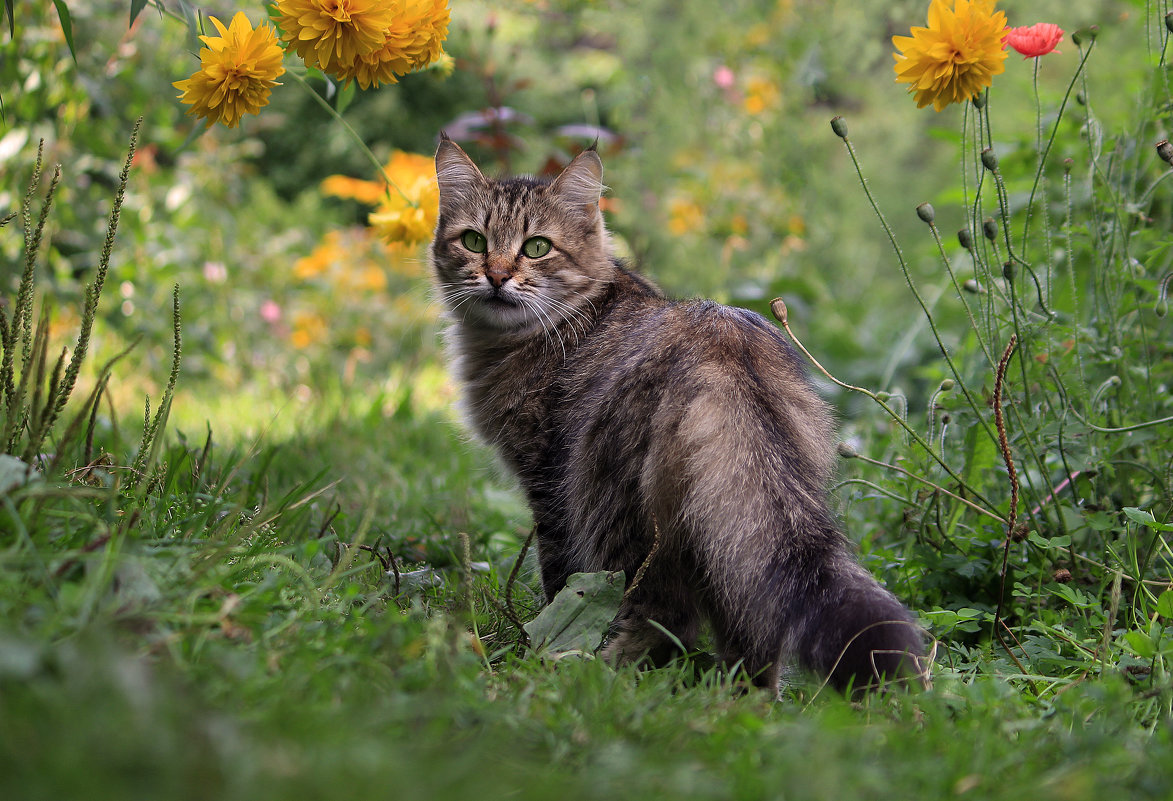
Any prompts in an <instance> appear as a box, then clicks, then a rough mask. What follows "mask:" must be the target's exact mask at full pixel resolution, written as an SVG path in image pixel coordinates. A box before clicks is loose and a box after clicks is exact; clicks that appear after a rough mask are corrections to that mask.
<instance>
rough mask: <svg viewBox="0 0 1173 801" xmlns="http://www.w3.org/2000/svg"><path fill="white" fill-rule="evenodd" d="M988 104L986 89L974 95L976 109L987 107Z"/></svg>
mask: <svg viewBox="0 0 1173 801" xmlns="http://www.w3.org/2000/svg"><path fill="white" fill-rule="evenodd" d="M985 106H986V90H985V89H983V90H982V91H980V92H978V93H977V94H976V95H974V96H973V107H974V108H976V109H981V108H985Z"/></svg>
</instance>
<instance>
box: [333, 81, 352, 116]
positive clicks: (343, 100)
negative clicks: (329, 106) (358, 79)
mask: <svg viewBox="0 0 1173 801" xmlns="http://www.w3.org/2000/svg"><path fill="white" fill-rule="evenodd" d="M356 89H357V84H356V83H355V82H354V81H351V82H350V83H348V84H346V85H345V86H343V87H342V88H341V89H339V90H338V94H337V97H336V98H335V100H334V109H335V110H336V111H337V112H338V114H339V116H341V114H342V112H344V111H346V107H347V106H349V105H350V103H351V101H353V100H354V96H355V94H356Z"/></svg>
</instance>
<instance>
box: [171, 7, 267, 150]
mask: <svg viewBox="0 0 1173 801" xmlns="http://www.w3.org/2000/svg"><path fill="white" fill-rule="evenodd" d="M208 19H210V20H211V21H212V24H213V25H215V26H216V30H218V31H219V32H220V35H219V36H201V37H200V39H201V40H203V42H204V44H205V45H207V47H204V48H201V49H200V69H199V71H198V72H196V73H195V74H194V75H192V76H191V77H190V78H188V79H187V80H186V81H176V82H175V83H173V84H172V86H174V87H175V88H176V89H179V90H180V91H181V92H182V93H183V94H181V95H179V99H180V100H181V101H182V102H183V103H186V104H188V105H190V106H191V108H190V109H188V111H187V113H188V115H189V116H193V117H202V118H204V119H206V120H207V121H208V126H209V127H211V125H212V123H214V122H222V123H224V124H225V125H227V126H228V127H229V128H235V127H236V126H237V125H238V124H239V123H240V118H241V117H242V116H243V115H245V114H256V113H257V112H258V111H260V110H261V107H262V106H264V105H266V104H267V103H268V102H269V91H270V89H272V87H274V86H277V81H276V78H277V77H278V76H280V75H281V74H282V73H283V72H285V68H284V67H283V66H281V57H282V55H283V54H282V52H281V47H280V46H279V45H278V44H277V37H276V36H275V35H274V33H273V29H272V28H270V27H269V26H268V25H262V26H260V27H258V28H257V29H255V30H254V29H253V27H252V25H250V24H249V21H248V17H246V16H245V15H244V13H243V12H237V14H236V16H234V17H233V18H232V22H231V24H230V25H229V26H228V27H227V28H226V27H224V25H223V23H221V22H220V20H218V19H216V18H215V17H208Z"/></svg>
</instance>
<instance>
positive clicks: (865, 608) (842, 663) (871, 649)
mask: <svg viewBox="0 0 1173 801" xmlns="http://www.w3.org/2000/svg"><path fill="white" fill-rule="evenodd" d="M819 573H822V574H823V575H815V576H812V577H811V578H812V579H813V581H812V585H813V586H811V588H810V589H811V590H812V592H811V593H810V595H809V596H807V598H808V599H809V600H807V601H806V602H805V603H803V602H800V603H799V604H798V606H799V607H800V608H797V609H794V608H792V610H791V611H792V615H793V616H792V618H791V620H790V621H789V626H788V628H789V637H788V638H787V639H788V640H789V642H788V643H787V648H786V650H788V651H789V652H790V653H791V654H792V655H793V656H794V657H795V658H797V659H798V661H799V663H800V664H801V665H802V666H803V667H805V668H807V669H809V670H812V671H814V672H815V673H817V674H818V675H820V676H823V677H825V678H826V680H827V682H828V683H829V684H830V685H831V686H833V687H835V688H836V689H839V690H841V691H846V690H850V691H852V692H856V691H861V690H873V689H880V688H885V687H894V686H900V685H905V684H908V683H914V684H922V685H923V684H924V683H925V676H926V674H927V662H926V661H925V658H924V635H923V629H921V627H920V626H919V625H917V623H916V622H915V621H914V620H913V618H912V615H911V614H910V613H909V611H908V610H907V609H906V608H905V607H904V605H903V604H901V603H900V601H898V600H897V599H896V598H895V596H893V595H892V593H890V592H888V590H886V589H884V588H883V587H882V586H880V584H879V583H878V582H877V581H876V579H875V578H873V577H872V575H871V574H870V573H868V572H867V571H866V570H865V569H864V568H863V567H861V566H860V565H858V564H856V563H855V561H854V560H852V559H851V558H850V557H849V556H848V555H846V554H843V555H836V556H834V557H832V558H831V560H830V562H829V563H828V564H825V565H823V566H822V567H821V569H820V570H819Z"/></svg>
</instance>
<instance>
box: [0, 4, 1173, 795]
mask: <svg viewBox="0 0 1173 801" xmlns="http://www.w3.org/2000/svg"><path fill="white" fill-rule="evenodd" d="M314 1H315V0H280V2H277V3H273V4H271V7H270V8H268V9H267V8H266V7H265V6H264V5H263V4H260V3H256V4H246V3H243V2H239V1H238V0H234V2H232V3H228V4H227V7H223V6H221V7H215V8H213V7H210V6H208V7H204V6H200V7H197V6H194V5H192V4H190V3H187V2H186V1H185V0H166V1H165V2H161V0H131V2H125V1H121V2H115V1H114V0H55V2H54V3H53V4H46V3H37V2H33V0H15V2H8V3H6V4H5V7H4V9H3V11H0V23H2V24H0V28H3V30H2V31H0V53H2V56H3V58H2V60H0V220H2V221H3V226H0V321H2V325H0V797H3V798H11V799H42V798H43V799H50V798H53V799H59V798H95V799H98V798H111V799H115V798H116V799H134V798H144V799H147V798H150V799H157V798H176V799H178V798H218V799H235V798H242V799H243V798H248V799H250V801H255V800H256V799H265V798H275V799H278V798H279V799H289V798H328V799H338V798H345V797H348V796H350V797H387V798H393V799H416V798H420V799H425V798H426V799H446V798H466V797H469V796H473V797H477V798H553V797H559V798H596V797H597V798H614V797H653V798H660V797H669V796H671V797H677V798H697V799H718V798H722V799H724V798H737V799H756V798H776V799H844V798H872V797H878V796H881V795H883V796H885V797H905V798H952V797H966V798H983V799H985V798H990V799H1000V798H1022V797H1029V798H1038V799H1084V798H1087V799H1092V798H1102V797H1104V796H1105V794H1107V793H1113V794H1115V795H1117V796H1119V797H1122V798H1154V799H1167V798H1169V797H1173V676H1171V675H1170V667H1171V664H1173V549H1171V543H1170V533H1171V532H1173V520H1171V505H1173V399H1171V397H1170V382H1171V381H1173V344H1171V343H1173V336H1171V335H1170V328H1169V326H1170V323H1169V318H1168V305H1169V299H1168V294H1169V289H1170V283H1171V282H1173V239H1171V238H1170V231H1171V230H1173V180H1170V179H1169V175H1170V173H1171V172H1173V147H1171V146H1170V145H1169V143H1168V137H1169V119H1170V113H1171V111H1173V106H1171V100H1170V97H1171V95H1170V75H1169V72H1170V70H1169V64H1170V59H1171V58H1173V56H1171V54H1170V53H1169V50H1170V46H1169V45H1170V36H1173V9H1171V8H1170V4H1169V2H1168V0H1161V1H1160V2H1156V0H1068V2H1063V3H1060V2H1051V0H1040V2H1026V1H1025V0H1022V1H1021V2H1014V1H1013V0H1006V2H998V3H996V4H993V3H991V2H989V0H978V5H980V6H981V7H982V8H983V9H984V10H983V11H982V12H981V14H984V15H985V16H984V17H983V19H987V20H991V21H993V22H992V23H991V24H994V23H996V27H995V28H994V29H993V30H994V32H995V34H996V36H995V38H994V44H993V46H991V47H990V48H988V49H987V51H984V52H983V53H981V55H982V56H983V57H984V58H986V59H987V60H990V61H992V62H994V63H997V64H998V65H999V66H1000V67H1002V69H1000V70H999V71H997V72H996V74H994V75H992V76H991V77H990V80H989V82H988V86H982V87H980V91H978V92H977V93H976V95H975V96H974V97H973V98H972V99H961V100H957V101H949V102H944V101H942V103H941V108H940V110H937V109H935V108H934V107H933V103H932V100H933V98H931V97H930V98H924V99H925V103H924V104H922V105H925V107H921V108H918V98H917V97H916V96H915V95H914V94H910V93H909V91H908V90H909V86H908V84H907V83H901V82H898V81H897V80H896V78H897V73H896V72H894V70H893V64H894V59H893V53H894V52H900V46H899V43H900V42H902V41H903V42H904V45H903V47H904V52H905V54H907V53H908V52H910V50H909V48H910V47H912V46H913V45H911V44H910V43H909V41H908V40H904V39H902V38H901V37H909V36H911V35H913V34H915V31H912V30H910V29H911V28H913V27H915V26H925V25H926V15H927V13H928V8H929V3H928V2H927V1H926V0H894V2H889V3H852V2H846V1H845V0H832V2H818V1H817V0H733V2H727V3H723V4H721V6H720V10H719V11H718V10H716V9H715V8H714V7H713V6H712V5H711V4H708V3H699V2H688V3H677V2H670V0H652V2H645V3H634V2H627V1H626V0H589V1H587V2H573V1H572V0H528V1H527V0H502V1H500V2H484V1H483V0H449V3H447V4H446V3H444V2H442V0H441V1H440V2H433V0H413V2H395V3H389V4H379V3H376V2H374V0H352V2H353V3H355V4H357V5H356V6H355V7H363V8H365V7H375V6H380V5H383V6H387V5H389V6H395V7H396V8H401V9H409V10H410V13H413V14H416V15H417V16H416V17H412V18H411V19H413V20H414V22H413V23H412V24H411V25H410V26H408V27H409V28H410V29H411V31H413V32H414V34H415V39H412V38H411V36H408V35H405V38H404V39H403V41H405V42H408V44H406V45H403V47H404V48H406V49H405V50H404V51H403V52H402V53H399V52H398V51H397V53H396V55H395V56H394V58H393V57H392V56H388V57H387V59H386V60H385V61H383V62H379V63H377V64H375V65H374V66H372V67H371V68H370V69H372V70H377V69H385V70H390V69H392V68H393V67H394V68H396V69H397V70H398V74H397V75H396V76H395V77H391V76H390V74H389V73H387V72H383V73H379V72H377V71H376V72H366V73H362V72H355V73H351V74H341V75H340V74H336V69H335V68H332V67H331V66H330V65H329V64H328V63H321V62H319V63H317V64H316V65H315V64H313V63H311V62H312V60H313V58H315V57H318V58H319V59H320V58H321V57H320V56H315V55H314V54H312V53H310V54H309V55H307V53H308V52H309V51H307V53H303V52H302V51H301V50H298V49H297V47H296V46H292V45H291V47H290V48H289V49H288V51H287V52H285V53H284V54H278V55H276V56H271V54H272V53H274V52H276V51H275V48H276V47H278V45H277V43H276V41H277V40H276V39H274V42H273V43H272V48H274V49H273V50H267V49H265V48H263V47H262V46H261V44H259V42H261V39H263V38H264V37H265V36H268V35H269V34H267V33H265V32H264V31H265V28H264V25H263V24H262V23H265V20H266V19H267V18H271V19H273V20H279V19H280V18H281V12H280V11H279V9H280V8H281V7H282V4H285V5H286V6H290V7H295V6H296V5H297V4H298V3H302V4H303V5H305V4H308V3H312V2H314ZM964 1H965V0H957V2H962V3H963V2H964ZM938 2H939V3H940V5H941V7H948V8H951V9H952V8H954V7H956V3H954V2H952V0H951V2H943V0H938ZM995 7H996V9H997V11H998V12H1004V14H1005V20H1004V21H1003V20H1002V19H1001V18H995V17H994V16H992V15H993V14H994V8H995ZM238 11H242V12H244V14H245V17H244V18H243V22H241V23H237V22H231V25H238V24H240V25H243V26H247V27H248V30H249V33H248V36H250V37H252V36H256V37H261V38H259V39H256V40H250V41H253V42H254V45H253V46H255V48H256V51H255V52H258V53H260V52H263V53H266V54H270V56H271V58H270V60H269V61H264V59H262V58H260V57H258V61H257V63H258V64H261V66H259V67H257V69H260V70H267V72H266V73H265V74H266V75H267V76H268V77H269V83H270V84H273V85H267V86H266V92H264V93H262V94H257V95H252V96H249V97H248V98H243V99H242V100H241V105H240V106H239V107H238V108H236V111H235V112H233V113H232V114H229V113H228V111H226V110H225V109H226V108H227V107H225V106H220V107H213V106H211V105H210V100H209V99H208V96H206V95H200V94H199V93H198V90H199V86H200V85H199V83H198V81H197V80H196V79H197V78H198V77H199V76H200V75H201V72H203V74H205V75H207V74H208V73H207V72H206V67H205V66H203V65H202V62H201V56H200V51H201V49H203V48H208V47H211V45H210V43H209V42H208V40H207V39H205V40H203V41H201V40H200V39H199V38H198V37H199V35H201V34H202V35H203V36H205V37H208V39H215V37H216V36H217V35H218V33H220V34H223V36H225V37H228V36H230V32H229V31H228V27H227V26H229V24H230V21H231V20H233V19H234V17H235V15H236V13H237V12H238ZM448 11H450V19H447V18H445V19H446V22H445V25H443V26H441V25H440V17H441V15H443V14H446V13H447V12H448ZM404 13H408V12H406V11H405V12H404ZM209 15H210V16H211V17H215V18H216V19H217V20H218V23H214V22H212V21H211V19H210V17H209ZM929 22H930V23H931V20H929ZM1040 22H1042V23H1048V22H1049V23H1054V24H1056V25H1058V26H1060V27H1061V28H1062V29H1063V36H1062V39H1061V40H1060V41H1059V42H1058V46H1057V48H1056V49H1055V50H1054V51H1050V52H1046V53H1045V54H1042V53H1040V54H1039V55H1037V56H1030V57H1026V56H1023V55H1020V54H1019V53H1018V52H1016V51H1015V50H1014V49H1010V50H1008V51H1005V50H1003V49H1002V46H1001V40H1002V37H1003V35H1004V34H1003V33H1002V28H1003V26H1004V25H1008V26H1011V27H1018V26H1030V25H1033V24H1034V23H1040ZM268 24H269V25H273V24H274V23H273V22H269V23H268ZM290 24H292V23H290V22H288V21H287V22H286V23H285V25H286V26H287V27H288V26H289V25H290ZM219 26H224V31H221V29H220V27H219ZM253 26H255V31H260V33H256V32H254V28H253ZM429 26H430V27H429ZM441 28H442V30H441ZM929 28H933V25H931V24H930V25H929ZM240 30H243V28H242V29H240ZM273 30H274V31H276V29H273ZM282 30H284V29H282ZM421 32H422V33H421ZM425 34H427V35H425ZM231 35H235V34H231ZM380 35H382V34H380ZM274 36H279V34H274ZM893 37H897V39H896V42H895V43H894V41H893ZM266 41H267V40H266ZM388 41H390V39H388ZM441 44H442V48H443V55H441V54H440V50H439V48H440V45H441ZM388 47H390V45H388ZM412 48H415V49H412ZM212 49H213V50H214V49H215V48H212ZM295 50H296V51H297V52H295ZM388 52H389V51H388ZM999 54H1004V55H1005V58H1004V59H1002V58H1001V56H1000V55H999ZM208 57H209V58H212V59H214V58H215V54H214V53H212V54H210V55H209V56H208ZM266 57H267V58H268V57H269V56H266ZM356 63H357V62H356ZM896 63H900V62H896ZM399 67H402V69H399ZM278 69H279V70H280V72H278ZM332 69H335V72H332ZM372 76H373V77H372ZM189 79H191V81H194V82H188V83H184V82H185V81H187V80H189ZM374 79H378V80H377V81H376V80H374ZM372 82H378V83H382V84H384V85H381V86H378V87H375V86H367V87H364V86H362V85H361V84H363V83H368V84H369V83H372ZM176 83H179V84H180V85H179V86H176V85H175V84H176ZM181 95H183V96H184V97H183V99H181V97H180V96H181ZM258 98H259V99H258ZM189 110H191V111H195V112H200V113H202V115H203V116H200V113H197V114H196V115H195V116H193V115H191V114H187V113H186V112H188V111H189ZM237 112H239V113H237ZM442 129H443V130H446V131H448V132H449V133H450V134H451V135H452V136H453V137H454V138H456V139H457V141H459V142H461V144H462V145H463V146H464V147H465V148H466V149H467V150H468V151H469V152H470V153H471V154H472V155H473V156H474V158H476V159H477V160H478V161H479V162H480V163H482V164H485V165H488V166H489V168H490V169H491V170H493V171H498V172H502V173H518V172H525V173H533V174H548V173H550V172H552V171H556V170H557V169H558V168H559V167H560V165H562V164H565V163H566V161H567V160H568V159H569V158H570V157H572V156H573V154H574V153H576V152H577V151H579V150H581V149H582V148H584V147H586V146H589V145H590V144H592V143H593V142H597V146H598V148H599V151H600V153H601V155H602V158H603V161H604V165H605V169H606V175H605V180H606V183H607V184H608V186H609V187H610V189H609V192H608V194H607V196H606V197H605V198H604V212H605V214H606V217H607V221H608V225H609V227H610V229H611V230H612V232H613V234H614V237H615V241H616V245H617V247H618V248H619V250H620V251H621V253H622V255H623V256H624V257H625V258H627V259H629V260H631V261H632V262H633V263H635V264H636V265H638V266H639V268H640V269H641V270H642V271H644V272H645V273H646V274H648V275H649V276H651V277H652V278H653V279H654V280H655V281H656V282H657V283H658V284H660V285H661V286H662V287H664V288H665V290H666V291H668V292H670V293H672V294H674V295H678V296H682V297H687V296H706V297H713V298H716V299H718V300H721V301H722V302H726V303H731V304H734V305H739V306H744V307H747V308H751V309H754V310H756V311H759V312H761V313H763V314H765V315H767V316H773V317H774V318H778V317H781V319H779V320H778V322H779V325H780V326H784V327H785V329H786V331H787V332H788V334H789V335H790V336H791V337H792V338H793V340H794V341H795V342H796V345H797V346H798V347H800V348H802V349H803V350H804V353H805V354H806V357H807V358H808V360H809V361H810V370H811V373H812V375H813V376H814V378H815V380H816V382H817V384H818V386H819V389H820V392H822V393H823V394H824V396H825V397H826V398H827V399H828V400H829V401H830V402H831V403H832V404H834V406H835V407H836V410H837V412H838V415H839V418H840V423H841V437H842V444H841V445H840V447H839V453H840V455H841V456H842V457H843V458H842V459H841V464H840V469H839V474H838V478H837V480H836V484H835V487H834V490H833V497H834V502H835V506H836V510H837V512H838V513H839V514H840V516H841V518H842V522H843V527H844V530H845V531H846V532H847V534H848V536H849V538H850V539H851V540H852V541H853V542H854V543H855V544H856V545H857V546H858V553H859V557H860V559H861V561H862V562H863V563H864V564H865V565H866V566H867V567H868V568H869V569H870V570H871V571H872V572H873V573H874V574H875V575H877V577H879V578H880V579H881V580H883V581H884V582H885V583H886V585H887V586H888V587H889V588H891V589H892V590H893V592H895V593H896V594H897V595H898V596H899V597H900V598H901V599H902V600H904V601H905V602H906V603H907V604H908V605H909V607H910V608H912V609H914V610H915V611H916V613H917V615H918V617H919V620H920V622H921V624H922V625H923V626H924V627H925V630H926V632H927V637H928V638H929V640H930V642H931V643H932V664H931V666H930V668H929V675H930V679H931V686H930V687H928V688H926V689H918V688H911V689H908V690H907V691H897V692H893V693H889V694H883V695H872V696H868V697H865V698H857V699H854V700H852V699H847V698H844V697H842V696H841V695H838V694H836V693H834V692H832V691H831V690H829V689H827V688H823V687H822V686H820V683H819V681H818V680H817V679H816V678H814V677H811V676H806V675H802V674H801V673H792V674H788V675H787V680H786V682H785V684H784V686H783V687H782V688H781V691H780V693H779V695H778V697H777V698H775V697H773V696H771V695H768V694H765V693H761V692H757V691H748V692H747V691H746V690H745V687H744V684H743V683H742V681H741V679H740V677H739V676H738V675H737V674H735V673H730V672H728V671H725V670H724V669H722V668H720V667H719V666H717V665H714V664H713V659H712V657H711V656H710V655H709V653H708V652H707V650H702V651H701V652H698V653H696V654H693V655H690V656H689V657H688V658H686V659H681V660H678V661H676V662H675V663H673V664H672V665H670V666H667V667H663V668H659V669H650V670H638V669H634V668H622V669H616V668H612V667H610V666H608V665H606V664H603V663H602V662H600V661H599V660H597V659H594V658H593V657H592V655H591V651H592V650H593V649H594V647H596V646H597V645H598V643H599V642H600V641H601V639H602V637H603V635H604V633H605V630H606V624H607V622H608V621H609V620H610V616H611V615H612V614H613V612H614V609H615V604H616V596H615V593H614V592H611V591H609V590H608V588H606V587H604V586H600V587H598V588H597V592H595V593H594V594H592V595H589V596H588V597H587V598H586V599H585V600H583V601H582V602H580V603H577V604H574V603H571V602H568V601H567V600H565V599H562V600H561V601H560V602H556V603H555V604H553V605H551V606H550V607H549V608H547V609H546V610H544V611H543V610H542V605H543V602H542V598H541V592H540V589H539V586H538V578H537V574H536V560H535V557H534V554H533V551H532V548H529V547H527V539H528V536H529V533H530V530H531V525H532V521H531V519H530V516H529V512H528V509H527V507H526V505H525V503H524V500H523V499H522V497H521V495H520V494H519V493H518V491H517V489H516V487H515V486H513V485H512V484H511V482H510V481H509V480H508V478H507V477H506V476H505V475H504V474H503V472H502V471H501V470H500V468H499V467H498V465H497V464H496V463H495V462H494V459H493V456H492V454H491V453H490V452H489V451H488V450H487V449H485V448H484V447H482V446H481V445H480V444H478V443H477V442H475V441H473V440H472V439H471V438H470V437H469V435H468V434H467V433H466V430H465V429H464V427H463V424H462V422H461V420H460V418H459V415H458V412H457V410H456V400H457V389H456V386H455V384H454V383H453V381H452V379H451V378H450V377H449V375H448V373H447V371H446V367H445V365H444V359H443V349H442V342H441V333H442V330H443V326H444V322H443V320H442V319H441V310H440V308H439V305H438V303H437V302H436V301H435V299H434V297H433V295H432V293H431V289H430V282H429V276H428V270H427V265H426V258H425V253H426V245H427V240H428V238H429V237H430V232H431V228H430V226H431V225H432V224H434V214H435V212H434V202H435V200H434V192H435V189H434V174H433V173H432V172H430V171H431V153H432V152H433V150H434V147H435V142H436V137H437V134H438V132H439V131H440V130H442ZM429 209H431V211H429ZM429 215H431V216H429ZM776 298H780V299H781V300H782V301H783V303H782V304H777V303H775V304H772V303H771V301H772V300H774V299H776ZM782 309H785V312H784V313H781V314H780V312H781V310H782Z"/></svg>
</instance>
